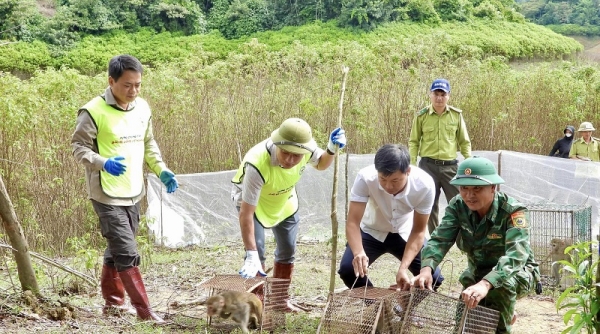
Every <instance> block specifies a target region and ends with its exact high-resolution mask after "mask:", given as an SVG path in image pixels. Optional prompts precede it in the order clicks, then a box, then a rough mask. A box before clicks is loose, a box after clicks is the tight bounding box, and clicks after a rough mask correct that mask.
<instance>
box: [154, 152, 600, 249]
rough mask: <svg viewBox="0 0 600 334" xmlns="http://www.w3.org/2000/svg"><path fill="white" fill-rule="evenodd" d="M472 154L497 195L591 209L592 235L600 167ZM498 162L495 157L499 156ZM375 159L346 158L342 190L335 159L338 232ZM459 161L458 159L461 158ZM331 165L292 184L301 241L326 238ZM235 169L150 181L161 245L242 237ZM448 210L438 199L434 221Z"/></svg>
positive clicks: (595, 226)
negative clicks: (484, 163) (497, 183)
mask: <svg viewBox="0 0 600 334" xmlns="http://www.w3.org/2000/svg"><path fill="white" fill-rule="evenodd" d="M473 155H478V156H483V157H486V158H488V159H490V160H492V161H493V162H494V163H495V164H496V166H497V167H498V162H499V160H500V167H499V169H500V173H501V175H502V177H503V178H504V180H505V181H506V183H505V184H503V185H502V186H501V187H500V190H501V191H503V192H505V193H507V194H509V195H511V196H513V197H515V198H517V199H518V200H520V201H522V202H524V203H556V204H570V205H576V206H591V207H592V231H593V232H592V233H593V235H594V236H595V235H596V234H597V231H598V226H599V224H598V223H599V221H598V217H599V216H598V204H599V201H600V163H594V162H580V161H576V160H570V159H561V158H554V157H547V156H541V155H535V154H526V153H518V152H510V151H499V152H489V151H475V152H473ZM499 157H501V159H499ZM373 158H374V154H364V155H354V154H352V155H350V156H349V162H348V176H347V182H348V188H346V175H345V164H346V161H345V160H346V156H345V155H342V156H340V158H339V162H340V166H339V174H338V186H339V187H338V193H337V196H338V197H337V198H338V200H337V202H338V204H337V210H338V213H337V217H338V222H340V229H339V231H340V232H339V233H340V234H341V235H343V231H344V225H343V224H344V221H345V210H346V209H345V208H346V191H349V188H350V187H351V186H352V184H353V183H354V178H355V176H356V173H357V172H358V170H360V169H361V168H363V167H365V166H367V165H369V164H372V163H373ZM460 160H462V158H461V159H460ZM333 170H334V168H333V165H332V166H331V167H330V168H329V169H327V170H326V171H317V170H315V169H314V168H310V167H309V168H307V169H306V171H305V175H303V177H302V179H301V180H300V182H299V183H298V185H297V190H298V197H299V199H300V210H299V213H300V219H301V222H300V230H299V238H300V239H314V240H321V241H322V240H326V239H328V238H330V237H331V216H330V213H331V195H332V185H333ZM234 174H235V171H223V172H215V173H201V174H186V175H182V174H179V175H177V179H178V181H179V184H180V187H179V189H178V190H177V191H176V192H175V193H174V194H167V193H166V190H165V188H164V186H162V183H161V182H160V180H159V179H158V178H157V177H156V176H154V175H149V176H148V197H147V200H148V209H147V211H146V218H147V219H148V226H149V227H150V229H151V230H152V231H153V232H154V234H155V236H156V240H157V242H158V243H162V244H163V245H165V246H167V247H183V246H187V245H193V244H199V245H214V244H219V243H222V242H224V241H230V240H240V239H241V237H240V229H239V225H238V220H237V211H236V209H235V207H234V205H233V201H232V200H231V186H232V185H231V179H232V178H233V175H234ZM445 206H446V199H445V198H444V195H443V193H442V195H441V196H440V219H441V217H442V215H443V210H444V208H445Z"/></svg>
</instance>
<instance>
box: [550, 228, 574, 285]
mask: <svg viewBox="0 0 600 334" xmlns="http://www.w3.org/2000/svg"><path fill="white" fill-rule="evenodd" d="M572 244H573V240H571V239H559V238H554V239H552V240H550V254H548V256H547V257H546V260H547V259H548V258H550V260H551V261H552V278H554V281H555V282H556V284H557V285H558V284H559V283H561V275H560V266H561V264H560V263H557V261H562V260H566V261H571V256H570V255H569V253H567V254H565V249H567V247H569V246H571V245H572Z"/></svg>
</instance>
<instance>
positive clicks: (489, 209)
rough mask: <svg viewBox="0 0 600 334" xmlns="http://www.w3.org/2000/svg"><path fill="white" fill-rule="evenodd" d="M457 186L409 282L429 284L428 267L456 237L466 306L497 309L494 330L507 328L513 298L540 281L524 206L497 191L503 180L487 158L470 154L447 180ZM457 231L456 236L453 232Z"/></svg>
mask: <svg viewBox="0 0 600 334" xmlns="http://www.w3.org/2000/svg"><path fill="white" fill-rule="evenodd" d="M450 183H451V184H453V185H456V186H459V190H460V196H456V197H454V198H453V199H452V200H451V201H450V203H449V204H448V207H447V208H446V214H445V215H444V218H443V219H442V222H441V223H440V226H439V227H438V228H437V229H436V230H435V232H434V233H433V235H432V236H431V239H430V240H429V241H428V243H427V246H425V247H424V248H423V250H422V252H421V254H422V255H421V267H422V269H421V273H420V274H419V275H418V276H416V277H415V278H414V285H416V286H417V287H420V288H428V289H431V285H432V277H431V272H432V271H433V270H434V269H435V268H437V267H438V265H439V263H440V262H441V261H442V259H443V258H444V256H445V255H446V253H447V252H448V250H450V248H451V247H452V245H453V244H454V243H455V241H456V242H457V246H458V248H459V249H460V250H461V251H463V252H464V253H466V254H467V259H468V267H467V269H466V270H465V271H464V272H463V273H462V275H461V276H460V279H459V280H460V282H461V284H462V285H463V287H464V290H463V292H462V294H461V298H462V300H464V301H465V303H466V305H467V307H469V308H473V307H475V306H477V305H478V304H480V305H483V306H486V307H489V308H492V309H495V310H498V311H499V312H500V321H499V323H498V328H497V330H496V333H510V332H511V325H512V324H513V323H514V321H515V320H516V316H515V313H514V310H515V303H516V300H517V299H518V298H520V297H523V296H525V295H527V294H528V293H529V292H530V291H531V290H532V289H533V288H534V287H535V286H536V284H537V282H539V278H540V273H539V268H538V264H537V263H536V262H535V260H534V258H533V252H532V251H531V247H530V244H529V214H528V211H527V208H525V207H524V206H523V205H522V204H520V203H519V202H517V201H516V200H515V199H513V198H511V197H508V196H507V195H506V194H503V193H500V192H496V185H497V184H501V183H504V180H503V179H502V178H501V177H500V176H499V175H498V173H497V172H496V168H495V167H494V165H493V164H492V162H491V161H489V160H488V159H485V158H482V157H473V158H470V159H466V160H465V161H463V162H462V163H461V164H460V166H459V168H458V173H457V174H456V176H455V177H454V178H453V179H452V181H451V182H450ZM459 236H460V240H457V238H458V237H459Z"/></svg>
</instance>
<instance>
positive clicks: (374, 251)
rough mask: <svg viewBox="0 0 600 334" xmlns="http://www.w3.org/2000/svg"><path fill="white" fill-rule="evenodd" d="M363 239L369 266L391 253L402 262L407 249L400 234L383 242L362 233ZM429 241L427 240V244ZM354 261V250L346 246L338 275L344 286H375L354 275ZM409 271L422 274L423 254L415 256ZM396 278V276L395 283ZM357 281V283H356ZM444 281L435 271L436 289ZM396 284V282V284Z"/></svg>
mask: <svg viewBox="0 0 600 334" xmlns="http://www.w3.org/2000/svg"><path fill="white" fill-rule="evenodd" d="M360 234H361V237H362V244H363V249H364V251H365V254H367V257H368V258H369V264H373V263H374V262H375V261H376V260H377V259H378V258H379V257H380V256H382V255H383V254H386V253H389V254H392V255H393V256H394V257H396V258H397V259H398V260H402V256H403V255H404V249H405V248H406V241H404V239H402V237H401V236H400V234H398V233H388V235H387V237H386V238H385V240H384V241H383V242H381V241H379V240H377V239H375V238H373V237H372V236H371V235H369V234H367V233H365V232H363V231H362V230H361V231H360ZM426 243H427V240H425V244H426ZM353 259H354V255H353V254H352V250H351V249H350V247H349V246H348V244H346V250H345V251H344V255H343V256H342V261H341V262H340V269H339V270H338V274H339V275H340V278H341V279H342V281H344V284H345V285H346V286H347V287H348V288H352V287H353V286H354V287H355V288H357V287H361V286H365V285H368V286H373V284H372V283H371V281H369V280H368V279H367V277H362V278H361V277H358V279H357V278H356V276H355V275H354V267H353V266H352V260H353ZM408 270H409V271H410V272H411V273H412V274H413V275H414V276H416V275H418V274H419V272H421V252H420V251H419V253H418V254H417V256H415V259H414V260H413V261H412V262H411V263H410V265H409V266H408ZM395 279H396V277H395V276H394V281H395ZM355 281H356V283H354V282H355ZM443 281H444V277H443V276H442V274H441V272H440V269H439V267H438V269H436V270H435V272H434V273H433V282H434V289H435V290H437V288H438V287H439V286H440V285H441V284H442V282H443ZM394 283H395V282H394Z"/></svg>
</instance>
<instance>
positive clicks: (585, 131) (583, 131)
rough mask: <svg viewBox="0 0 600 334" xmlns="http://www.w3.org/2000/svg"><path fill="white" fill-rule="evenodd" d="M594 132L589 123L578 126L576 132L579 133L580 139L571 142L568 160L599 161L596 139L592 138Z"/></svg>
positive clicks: (599, 153)
mask: <svg viewBox="0 0 600 334" xmlns="http://www.w3.org/2000/svg"><path fill="white" fill-rule="evenodd" d="M595 130H596V129H594V126H593V125H592V123H590V122H583V123H581V125H579V130H577V132H579V134H580V135H581V138H579V139H577V140H575V141H574V142H573V145H572V146H571V151H570V152H569V158H571V159H578V160H583V161H600V150H599V148H598V139H597V138H594V137H592V131H595Z"/></svg>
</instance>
